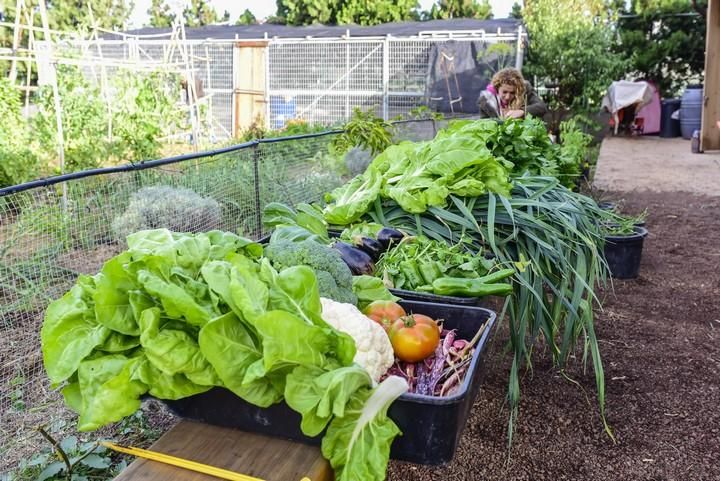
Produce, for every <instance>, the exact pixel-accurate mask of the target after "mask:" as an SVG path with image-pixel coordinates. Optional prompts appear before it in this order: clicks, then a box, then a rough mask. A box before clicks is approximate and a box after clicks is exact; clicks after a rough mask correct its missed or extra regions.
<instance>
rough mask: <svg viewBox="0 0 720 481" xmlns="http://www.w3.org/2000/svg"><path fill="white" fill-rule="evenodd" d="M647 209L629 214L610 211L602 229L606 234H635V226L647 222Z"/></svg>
mask: <svg viewBox="0 0 720 481" xmlns="http://www.w3.org/2000/svg"><path fill="white" fill-rule="evenodd" d="M646 217H647V210H644V211H643V212H641V213H639V214H637V215H634V216H628V215H623V214H620V213H618V212H609V213H608V215H607V218H606V219H605V220H604V222H603V223H602V228H603V229H602V230H603V233H604V234H605V235H606V236H620V237H622V236H629V235H633V234H635V227H636V226H637V225H638V224H642V223H644V222H645V219H646Z"/></svg>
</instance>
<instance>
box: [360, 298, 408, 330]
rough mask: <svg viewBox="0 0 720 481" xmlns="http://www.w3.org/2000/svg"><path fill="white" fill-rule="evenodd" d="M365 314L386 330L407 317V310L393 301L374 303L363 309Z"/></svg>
mask: <svg viewBox="0 0 720 481" xmlns="http://www.w3.org/2000/svg"><path fill="white" fill-rule="evenodd" d="M363 314H365V315H366V316H367V317H369V318H370V319H372V320H373V321H375V322H377V323H378V324H380V325H381V326H382V327H383V328H384V329H385V330H387V328H388V327H390V324H392V323H393V321H395V320H396V319H399V318H401V317H404V316H407V313H406V312H405V309H403V308H402V306H401V305H400V304H398V303H397V302H393V301H373V302H371V303H370V304H369V305H368V306H367V307H366V308H365V309H363Z"/></svg>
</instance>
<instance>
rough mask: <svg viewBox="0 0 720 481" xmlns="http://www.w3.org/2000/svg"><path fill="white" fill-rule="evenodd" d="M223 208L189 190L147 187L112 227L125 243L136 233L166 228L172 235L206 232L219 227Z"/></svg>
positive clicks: (134, 197) (118, 238)
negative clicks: (130, 235) (174, 233)
mask: <svg viewBox="0 0 720 481" xmlns="http://www.w3.org/2000/svg"><path fill="white" fill-rule="evenodd" d="M221 219H222V214H221V211H220V205H219V204H218V203H217V201H215V200H214V199H211V198H207V197H201V196H199V195H198V194H196V193H195V192H193V191H192V190H190V189H185V188H176V187H169V186H164V185H159V186H153V187H144V188H142V189H140V190H139V191H137V192H136V193H135V194H133V196H132V197H131V199H130V203H129V204H128V207H127V209H126V210H125V212H124V213H123V214H122V215H120V216H119V217H117V218H116V219H115V220H114V221H113V224H112V227H113V232H114V233H115V236H116V239H117V240H118V241H120V242H124V240H125V238H126V237H127V236H128V235H129V234H132V233H134V232H137V231H140V230H145V229H157V228H159V227H164V228H167V229H170V230H171V231H173V232H203V231H208V230H212V229H216V228H218V227H219V226H220V222H221Z"/></svg>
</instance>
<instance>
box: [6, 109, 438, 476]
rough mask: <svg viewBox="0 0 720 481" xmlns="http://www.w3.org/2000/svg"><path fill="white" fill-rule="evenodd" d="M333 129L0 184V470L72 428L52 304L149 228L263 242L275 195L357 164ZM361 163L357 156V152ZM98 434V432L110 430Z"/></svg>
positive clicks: (426, 132)
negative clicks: (57, 366)
mask: <svg viewBox="0 0 720 481" xmlns="http://www.w3.org/2000/svg"><path fill="white" fill-rule="evenodd" d="M444 123H445V122H444V121H443V122H436V121H433V120H425V121H412V122H402V123H398V124H396V128H395V136H396V140H403V139H408V140H416V141H417V140H428V139H431V138H433V137H434V136H435V134H436V132H437V129H438V128H440V127H441V126H443V124H444ZM337 135H338V132H337V131H334V132H324V133H319V134H310V135H305V136H298V137H289V138H278V139H266V140H261V141H253V142H249V143H246V144H242V145H236V146H232V147H228V148H225V149H220V150H216V151H213V152H205V153H199V154H192V155H186V156H179V157H174V158H168V159H162V160H157V161H151V162H145V163H140V164H131V165H125V166H120V167H112V168H106V169H97V170H94V171H84V172H78V173H74V174H68V175H65V176H61V177H55V178H50V179H47V180H38V181H34V182H30V183H27V184H23V185H20V186H14V187H9V188H5V189H0V338H1V339H2V340H3V342H2V343H0V474H2V473H8V472H10V471H12V470H14V469H15V468H16V467H17V465H18V463H19V462H20V460H23V459H28V458H29V457H30V456H31V455H32V454H33V453H35V452H37V450H38V447H39V446H41V445H43V443H45V441H44V440H42V439H41V437H40V435H39V434H38V433H37V432H36V430H35V428H36V427H37V426H40V425H43V426H51V425H53V424H57V423H58V422H59V423H60V424H59V427H58V428H57V431H56V434H57V436H58V438H59V439H62V436H64V435H68V434H72V433H73V432H74V419H75V416H74V414H73V413H72V412H71V411H70V410H69V409H67V408H66V407H65V404H64V402H63V400H62V396H61V395H60V393H59V391H57V390H55V389H53V388H52V387H51V386H50V385H49V381H48V379H47V376H46V374H45V371H44V368H43V363H42V353H41V351H40V328H41V325H42V320H43V316H44V311H45V309H46V307H47V305H48V303H49V302H50V301H51V300H53V299H56V298H58V297H60V296H62V295H63V294H64V293H65V292H66V291H67V290H68V289H69V288H70V287H71V286H72V285H73V283H74V282H75V280H76V279H77V277H78V275H80V274H95V273H97V272H98V271H99V270H100V268H101V266H102V265H103V263H104V262H105V261H107V260H108V259H109V258H111V257H112V256H114V255H116V254H118V253H119V252H121V251H122V250H123V249H124V237H125V235H127V234H128V233H130V232H134V231H136V230H139V229H142V228H160V227H165V228H169V229H171V230H175V231H184V232H200V231H206V230H210V229H222V230H226V231H232V232H238V233H240V234H242V235H245V236H247V237H250V238H254V239H258V238H260V237H261V236H262V235H264V234H265V233H266V232H265V231H264V229H263V227H262V219H261V212H262V209H263V207H264V206H265V205H266V204H267V203H268V202H272V201H280V202H284V203H288V204H296V203H299V202H310V201H318V200H321V198H322V195H323V193H325V192H327V191H328V190H331V189H333V188H334V187H336V186H338V185H340V184H341V183H343V182H344V181H345V180H347V179H348V177H349V176H350V174H351V172H352V173H357V172H358V171H362V170H363V169H364V166H366V165H367V162H368V161H369V156H366V158H365V159H364V160H361V163H362V162H364V164H362V165H358V164H357V162H355V164H354V165H348V164H350V163H351V159H350V158H349V157H350V156H345V157H344V158H339V157H337V156H335V155H333V154H332V153H331V149H330V144H331V142H332V141H333V139H334V138H335V137H336V136H337ZM355 160H357V159H355ZM112 434H113V431H112V428H111V430H110V431H107V430H106V431H103V432H101V433H99V434H98V435H105V436H108V435H112Z"/></svg>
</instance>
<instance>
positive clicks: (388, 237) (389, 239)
mask: <svg viewBox="0 0 720 481" xmlns="http://www.w3.org/2000/svg"><path fill="white" fill-rule="evenodd" d="M403 237H405V234H403V233H402V232H400V231H399V230H395V229H391V228H390V227H383V228H382V229H380V231H379V232H378V233H377V240H378V242H380V244H382V246H383V247H384V248H385V250H387V249H388V248H389V247H390V244H397V243H398V242H400V241H401V240H402V238H403Z"/></svg>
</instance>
